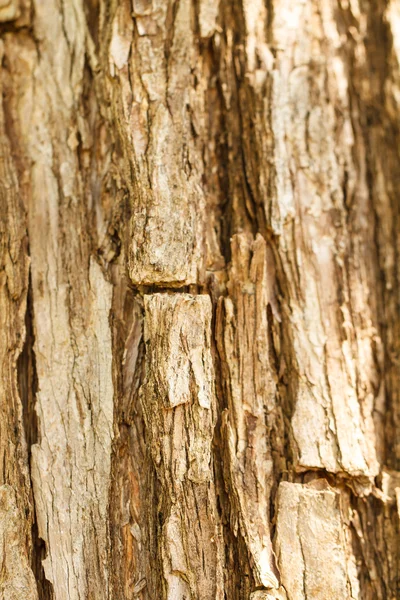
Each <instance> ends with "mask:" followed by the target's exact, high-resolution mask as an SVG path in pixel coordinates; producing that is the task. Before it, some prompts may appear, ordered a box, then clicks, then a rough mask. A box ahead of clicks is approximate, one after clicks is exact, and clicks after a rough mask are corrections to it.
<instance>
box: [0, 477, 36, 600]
mask: <svg viewBox="0 0 400 600" xmlns="http://www.w3.org/2000/svg"><path fill="white" fill-rule="evenodd" d="M25 536H26V533H25V516H24V514H23V512H22V511H21V510H20V508H19V507H18V505H17V502H16V493H15V491H14V489H13V488H12V487H11V486H10V485H2V486H0V561H1V573H0V597H1V598H4V600H21V599H22V598H24V600H25V599H26V600H37V599H38V593H37V588H36V581H35V578H34V576H33V573H32V570H31V566H30V564H29V555H28V549H27V547H26V537H25Z"/></svg>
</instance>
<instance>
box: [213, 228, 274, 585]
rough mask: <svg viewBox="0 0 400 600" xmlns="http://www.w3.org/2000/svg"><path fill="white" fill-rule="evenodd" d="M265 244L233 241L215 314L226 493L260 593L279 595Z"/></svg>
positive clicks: (246, 237) (250, 238) (249, 237)
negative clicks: (223, 399)
mask: <svg viewBox="0 0 400 600" xmlns="http://www.w3.org/2000/svg"><path fill="white" fill-rule="evenodd" d="M266 253H267V248H266V243H265V240H264V239H263V238H262V237H261V235H257V237H256V239H255V240H253V236H252V235H251V234H247V235H246V234H240V235H236V236H234V237H233V239H232V265H231V268H230V274H229V283H228V291H229V295H228V297H226V298H221V300H220V304H219V310H218V315H217V332H216V336H217V341H218V348H219V351H220V356H221V359H222V363H223V375H224V388H225V391H226V395H227V401H228V409H227V411H226V412H225V413H224V415H223V417H224V419H223V424H224V425H223V426H224V436H225V443H226V445H227V460H228V465H229V467H228V473H229V475H228V482H227V483H228V487H229V491H230V496H231V498H232V501H233V505H234V506H235V508H236V518H237V519H238V521H239V524H240V529H241V533H242V536H243V538H244V540H245V542H246V545H247V548H248V552H249V555H250V556H251V564H252V565H253V574H254V579H255V582H256V585H257V586H264V587H266V588H277V587H278V585H279V584H278V579H277V571H276V568H275V564H274V562H275V561H274V558H273V553H272V544H271V539H270V525H269V502H270V490H271V486H272V483H273V465H272V455H271V447H270V440H269V438H270V430H269V429H268V419H269V420H270V421H271V420H272V418H273V413H274V410H276V406H275V403H276V399H275V393H276V383H275V378H274V371H273V367H272V366H271V364H270V356H269V342H268V337H269V336H268V319H267V305H268V300H269V294H268V279H267V268H268V267H267V261H266Z"/></svg>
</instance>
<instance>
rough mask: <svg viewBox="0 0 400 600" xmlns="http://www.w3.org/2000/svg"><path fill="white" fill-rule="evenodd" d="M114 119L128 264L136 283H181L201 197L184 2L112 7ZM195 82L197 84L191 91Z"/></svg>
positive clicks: (199, 241) (195, 239)
mask: <svg viewBox="0 0 400 600" xmlns="http://www.w3.org/2000/svg"><path fill="white" fill-rule="evenodd" d="M109 60H110V70H111V75H112V76H113V82H112V96H113V98H114V119H115V120H116V122H117V123H118V124H119V131H120V133H121V139H122V148H123V153H124V156H125V160H126V161H127V164H128V165H129V167H127V170H128V171H129V173H133V175H134V177H133V179H132V180H131V179H129V180H128V181H127V185H128V187H129V188H130V192H131V193H130V197H131V199H130V202H131V207H132V217H131V219H130V223H129V232H128V242H127V243H128V268H129V274H130V278H131V280H132V282H133V283H134V284H136V285H140V284H150V285H153V284H155V285H168V286H182V285H187V284H190V283H196V282H197V281H198V280H199V279H202V277H203V268H204V248H203V246H204V224H205V215H204V209H205V198H204V191H203V189H202V185H201V183H202V174H203V168H202V156H201V149H200V147H199V145H198V143H197V142H196V138H197V137H198V135H199V134H201V131H200V132H199V131H196V133H194V132H193V129H197V124H194V123H193V122H192V117H191V112H192V110H193V108H196V109H197V111H199V112H200V114H201V112H202V108H201V104H202V103H203V102H204V101H203V99H202V92H203V90H202V86H203V82H201V81H200V82H199V83H197V84H195V82H194V71H195V70H196V68H197V65H196V61H197V52H196V46H195V37H194V33H193V30H192V17H191V0H182V1H181V2H179V3H176V4H175V6H172V4H171V3H168V2H164V1H163V0H154V1H153V2H151V3H145V4H144V5H142V3H140V2H137V3H135V5H134V11H133V19H132V16H131V9H130V3H129V2H126V1H125V2H124V3H122V4H121V5H120V6H119V7H118V8H117V10H116V12H115V15H114V18H113V24H112V37H111V45H110V57H109ZM197 88H198V89H197Z"/></svg>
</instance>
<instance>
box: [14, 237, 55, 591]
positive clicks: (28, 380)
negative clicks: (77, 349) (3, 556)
mask: <svg viewBox="0 0 400 600" xmlns="http://www.w3.org/2000/svg"><path fill="white" fill-rule="evenodd" d="M28 255H29V249H28ZM32 294H33V291H32V276H31V273H29V283H28V292H27V303H26V313H25V332H26V333H25V342H24V346H23V349H22V352H21V354H20V355H19V357H18V364H17V373H18V389H19V397H20V399H21V404H22V410H23V413H22V414H23V425H24V433H25V439H26V445H27V452H28V469H29V480H30V487H31V490H32V476H31V454H32V453H31V448H32V445H33V444H36V443H37V442H38V435H39V433H38V422H37V414H36V407H35V404H36V393H37V390H38V379H37V372H36V358H35V349H34V345H35V334H34V310H33V298H32ZM31 494H32V509H33V523H32V529H31V536H32V551H31V568H32V572H33V575H34V577H35V580H36V584H37V591H38V598H39V600H53V598H54V594H53V586H52V584H51V583H50V581H48V579H46V576H45V573H44V569H43V564H42V561H43V559H44V558H45V557H46V554H47V550H46V544H45V542H44V541H43V540H42V539H41V538H40V537H39V532H38V527H37V506H36V503H35V495H34V493H33V490H32V491H31Z"/></svg>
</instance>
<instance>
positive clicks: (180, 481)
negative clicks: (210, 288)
mask: <svg viewBox="0 0 400 600" xmlns="http://www.w3.org/2000/svg"><path fill="white" fill-rule="evenodd" d="M144 305H145V325H144V337H145V343H146V359H145V380H144V383H143V387H142V390H141V401H142V406H143V411H144V415H145V420H146V426H147V432H148V436H149V440H148V443H149V447H150V451H151V453H152V456H153V460H154V463H155V466H156V470H157V474H158V477H159V479H160V482H161V486H162V496H161V498H159V499H158V501H159V510H160V511H161V513H162V520H163V523H162V526H161V527H160V533H159V535H160V539H159V544H160V554H161V558H160V560H161V570H162V573H163V578H164V585H163V587H164V597H165V598H168V600H175V599H178V598H181V599H182V600H183V598H193V600H194V599H197V598H204V599H210V600H211V599H214V598H216V599H219V598H223V571H222V567H223V551H222V548H221V540H220V536H221V531H220V523H219V517H218V512H217V507H216V497H215V489H214V481H213V468H212V457H211V444H212V438H213V430H214V424H215V394H214V371H213V366H212V359H211V315H212V313H211V302H210V298H209V296H191V295H188V294H173V295H168V294H153V295H149V296H145V297H144Z"/></svg>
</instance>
